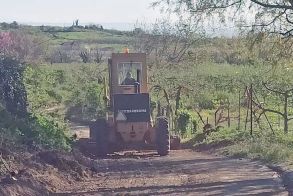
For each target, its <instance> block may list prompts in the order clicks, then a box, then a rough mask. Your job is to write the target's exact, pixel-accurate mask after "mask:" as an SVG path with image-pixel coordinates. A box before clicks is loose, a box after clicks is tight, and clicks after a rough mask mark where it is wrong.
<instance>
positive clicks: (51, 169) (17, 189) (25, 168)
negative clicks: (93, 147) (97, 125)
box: [0, 148, 94, 195]
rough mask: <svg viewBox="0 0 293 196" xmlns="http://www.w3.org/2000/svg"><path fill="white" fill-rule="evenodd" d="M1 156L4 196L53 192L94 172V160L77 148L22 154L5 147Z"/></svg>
mask: <svg viewBox="0 0 293 196" xmlns="http://www.w3.org/2000/svg"><path fill="white" fill-rule="evenodd" d="M0 155H1V156H0V157H1V159H0V168H2V170H0V195H49V194H50V193H54V192H59V191H61V190H63V188H64V187H71V186H72V184H74V183H76V182H81V181H84V180H85V179H87V178H88V177H89V176H90V175H91V174H92V172H93V169H92V167H91V166H92V165H93V162H94V161H93V160H91V159H90V158H86V157H84V156H83V154H81V153H80V152H79V151H77V150H74V152H68V153H66V152H58V151H41V152H31V153H29V152H26V153H21V152H13V151H12V150H8V149H4V148H1V149H0ZM1 160H2V161H1ZM4 163H5V165H4Z"/></svg>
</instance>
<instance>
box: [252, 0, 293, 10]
mask: <svg viewBox="0 0 293 196" xmlns="http://www.w3.org/2000/svg"><path fill="white" fill-rule="evenodd" d="M250 1H252V2H253V3H256V4H258V5H260V6H262V7H266V8H276V9H288V10H292V9H293V6H292V5H280V4H269V3H263V2H260V1H258V0H250Z"/></svg>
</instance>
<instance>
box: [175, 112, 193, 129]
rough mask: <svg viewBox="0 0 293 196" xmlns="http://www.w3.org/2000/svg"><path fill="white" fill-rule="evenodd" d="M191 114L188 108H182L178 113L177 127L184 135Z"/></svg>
mask: <svg viewBox="0 0 293 196" xmlns="http://www.w3.org/2000/svg"><path fill="white" fill-rule="evenodd" d="M190 118H191V115H190V113H189V112H188V111H187V110H180V111H179V112H178V115H177V129H179V130H180V131H181V134H182V135H184V134H185V133H186V131H187V126H188V123H189V121H190Z"/></svg>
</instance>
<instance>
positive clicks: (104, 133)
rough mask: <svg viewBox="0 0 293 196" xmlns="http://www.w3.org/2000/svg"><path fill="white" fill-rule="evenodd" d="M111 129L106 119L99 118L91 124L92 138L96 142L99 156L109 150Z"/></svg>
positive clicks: (104, 154)
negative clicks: (109, 129)
mask: <svg viewBox="0 0 293 196" xmlns="http://www.w3.org/2000/svg"><path fill="white" fill-rule="evenodd" d="M108 135H109V131H108V126H107V122H106V120H105V119H98V120H96V121H95V122H94V123H93V124H92V125H91V126H90V136H91V139H93V140H95V142H96V148H97V149H96V150H97V151H96V152H97V155H98V156H106V155H107V154H108V152H109V141H108V139H109V137H108Z"/></svg>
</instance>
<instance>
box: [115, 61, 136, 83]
mask: <svg viewBox="0 0 293 196" xmlns="http://www.w3.org/2000/svg"><path fill="white" fill-rule="evenodd" d="M141 71H142V64H141V63H138V62H135V63H134V62H124V63H119V64H118V84H119V85H134V83H135V82H139V83H141Z"/></svg>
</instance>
